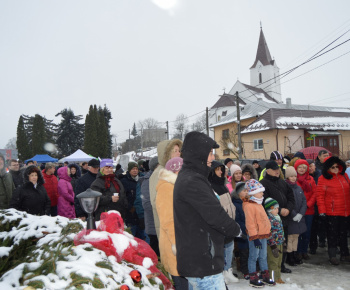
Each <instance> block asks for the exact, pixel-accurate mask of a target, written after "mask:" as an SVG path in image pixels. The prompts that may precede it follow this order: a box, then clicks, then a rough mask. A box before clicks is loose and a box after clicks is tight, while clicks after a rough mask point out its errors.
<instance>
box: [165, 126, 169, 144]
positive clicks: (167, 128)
mask: <svg viewBox="0 0 350 290" xmlns="http://www.w3.org/2000/svg"><path fill="white" fill-rule="evenodd" d="M165 124H166V132H165V133H166V139H167V140H169V122H168V121H166V122H165Z"/></svg>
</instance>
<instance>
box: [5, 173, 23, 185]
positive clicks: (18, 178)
mask: <svg viewBox="0 0 350 290" xmlns="http://www.w3.org/2000/svg"><path fill="white" fill-rule="evenodd" d="M23 172H24V170H23V169H21V170H18V171H14V170H10V171H9V173H10V174H11V176H12V180H13V183H14V185H15V188H17V187H19V186H21V185H22V184H23V182H24V181H23Z"/></svg>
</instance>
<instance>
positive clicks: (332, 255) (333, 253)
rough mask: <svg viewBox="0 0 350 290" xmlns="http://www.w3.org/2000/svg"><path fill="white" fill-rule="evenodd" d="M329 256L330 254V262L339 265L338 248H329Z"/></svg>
mask: <svg viewBox="0 0 350 290" xmlns="http://www.w3.org/2000/svg"><path fill="white" fill-rule="evenodd" d="M328 256H329V262H330V263H331V264H332V265H334V266H338V265H339V261H338V259H337V258H336V257H337V248H329V249H328Z"/></svg>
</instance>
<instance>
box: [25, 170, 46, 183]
mask: <svg viewBox="0 0 350 290" xmlns="http://www.w3.org/2000/svg"><path fill="white" fill-rule="evenodd" d="M33 169H34V170H35V172H36V173H37V174H38V181H37V184H38V185H43V184H44V183H45V180H44V177H43V175H42V174H41V171H40V169H39V168H37V167H36V166H35V165H30V166H28V167H26V168H25V170H24V173H23V179H24V183H28V182H30V181H29V172H31V171H32V170H33ZM30 183H31V182H30Z"/></svg>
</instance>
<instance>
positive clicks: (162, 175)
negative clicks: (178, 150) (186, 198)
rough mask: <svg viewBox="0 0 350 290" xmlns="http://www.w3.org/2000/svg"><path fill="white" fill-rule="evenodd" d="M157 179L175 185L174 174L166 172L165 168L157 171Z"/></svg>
mask: <svg viewBox="0 0 350 290" xmlns="http://www.w3.org/2000/svg"><path fill="white" fill-rule="evenodd" d="M158 178H159V179H158V180H164V181H167V182H169V183H171V184H175V181H176V178H177V174H175V173H174V172H172V171H169V170H166V169H165V168H162V169H161V170H160V171H159V175H158Z"/></svg>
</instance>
